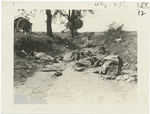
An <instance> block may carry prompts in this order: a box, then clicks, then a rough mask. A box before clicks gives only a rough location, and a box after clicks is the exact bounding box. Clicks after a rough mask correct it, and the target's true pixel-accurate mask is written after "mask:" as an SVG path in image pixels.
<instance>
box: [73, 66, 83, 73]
mask: <svg viewBox="0 0 150 114" xmlns="http://www.w3.org/2000/svg"><path fill="white" fill-rule="evenodd" d="M84 69H85V67H76V68H75V71H80V72H81V71H84Z"/></svg>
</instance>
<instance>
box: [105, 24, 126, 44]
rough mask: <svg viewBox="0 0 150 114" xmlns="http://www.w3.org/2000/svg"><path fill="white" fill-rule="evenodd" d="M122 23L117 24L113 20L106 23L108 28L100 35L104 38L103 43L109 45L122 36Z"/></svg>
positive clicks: (123, 31)
mask: <svg viewBox="0 0 150 114" xmlns="http://www.w3.org/2000/svg"><path fill="white" fill-rule="evenodd" d="M123 27H124V24H118V23H116V22H113V23H111V24H109V25H108V29H107V30H106V31H104V33H103V35H102V37H103V38H104V39H105V40H104V43H105V44H108V45H110V44H111V43H112V42H114V41H116V39H118V38H123V37H124V33H125V30H124V29H123Z"/></svg>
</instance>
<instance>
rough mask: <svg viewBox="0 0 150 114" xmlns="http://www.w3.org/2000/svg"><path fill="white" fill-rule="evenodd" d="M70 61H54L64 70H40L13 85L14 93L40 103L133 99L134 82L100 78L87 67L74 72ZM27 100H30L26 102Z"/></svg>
mask: <svg viewBox="0 0 150 114" xmlns="http://www.w3.org/2000/svg"><path fill="white" fill-rule="evenodd" d="M73 64H74V62H71V63H64V62H61V63H55V65H58V66H63V67H65V68H66V69H65V70H64V71H63V72H62V73H63V75H62V76H59V77H52V75H53V74H54V72H42V71H41V70H40V69H39V70H38V71H37V72H35V73H34V75H33V76H32V77H29V78H28V79H27V81H26V82H24V83H22V84H20V85H17V86H16V87H14V95H18V94H23V95H25V96H27V97H28V99H33V98H34V99H40V100H44V102H43V104H114V103H115V104H118V103H120V104H133V103H136V101H137V84H135V83H127V82H124V81H116V80H103V79H102V78H101V76H100V74H94V73H93V71H95V70H97V69H98V68H89V69H87V70H85V71H83V72H76V71H74V69H73V67H72V65H73ZM27 103H30V101H28V102H27Z"/></svg>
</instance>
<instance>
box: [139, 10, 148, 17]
mask: <svg viewBox="0 0 150 114" xmlns="http://www.w3.org/2000/svg"><path fill="white" fill-rule="evenodd" d="M144 14H146V13H144V11H140V10H139V11H138V15H139V16H143V15H144Z"/></svg>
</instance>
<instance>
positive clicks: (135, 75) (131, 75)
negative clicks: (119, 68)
mask: <svg viewBox="0 0 150 114" xmlns="http://www.w3.org/2000/svg"><path fill="white" fill-rule="evenodd" d="M129 77H137V74H129Z"/></svg>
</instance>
